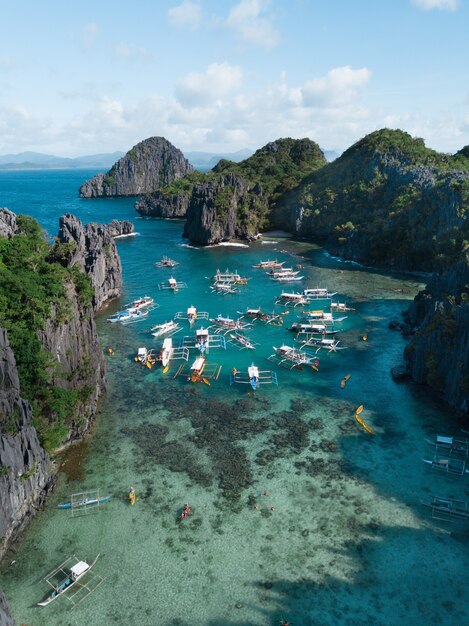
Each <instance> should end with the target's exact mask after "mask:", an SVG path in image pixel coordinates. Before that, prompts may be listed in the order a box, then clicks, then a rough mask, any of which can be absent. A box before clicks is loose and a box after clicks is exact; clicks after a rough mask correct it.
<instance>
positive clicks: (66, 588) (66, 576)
mask: <svg viewBox="0 0 469 626" xmlns="http://www.w3.org/2000/svg"><path fill="white" fill-rule="evenodd" d="M98 557H99V554H98V556H97V557H96V558H95V560H94V561H93V562H92V563H90V564H88V563H87V562H86V561H79V560H78V559H77V558H76V557H74V556H73V557H70V558H68V559H67V560H66V561H64V562H63V563H62V564H61V565H59V567H57V568H56V569H55V570H54V571H52V572H51V573H50V574H49V575H48V576H47V577H46V578H45V580H46V582H47V583H48V584H49V585H50V586H51V587H52V593H50V594H49V596H48V597H47V598H46V599H45V600H43V601H42V602H38V606H47V605H48V604H50V603H51V602H53V601H54V600H56V599H57V598H58V597H59V596H62V595H63V594H65V593H67V592H70V590H71V589H72V588H73V587H75V586H76V587H78V588H79V589H78V591H77V592H76V593H74V594H73V595H72V594H70V593H67V596H68V597H67V596H65V597H67V599H68V600H70V601H71V602H73V603H74V604H76V603H75V602H74V601H73V596H75V595H76V594H77V593H79V592H80V591H81V590H82V589H83V588H85V589H86V590H87V591H88V593H87V594H86V595H89V594H90V593H91V592H92V591H94V589H96V587H97V586H98V585H96V586H95V587H94V589H90V588H89V587H87V585H84V584H82V583H81V584H80V585H78V584H77V583H78V581H81V580H82V579H83V577H84V576H85V575H86V574H88V573H89V572H90V570H91V568H92V567H93V565H94V564H95V563H96V561H97V560H98ZM73 561H76V563H74V565H72V566H70V563H71V562H73ZM59 576H60V578H58V577H59ZM57 578H58V581H57V582H56V580H57ZM98 578H99V579H100V580H99V583H98V584H101V582H102V581H103V578H101V576H99V577H98Z"/></svg>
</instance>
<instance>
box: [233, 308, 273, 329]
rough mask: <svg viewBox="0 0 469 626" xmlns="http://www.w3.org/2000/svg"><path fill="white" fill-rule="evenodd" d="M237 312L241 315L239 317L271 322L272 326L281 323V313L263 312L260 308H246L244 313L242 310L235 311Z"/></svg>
mask: <svg viewBox="0 0 469 626" xmlns="http://www.w3.org/2000/svg"><path fill="white" fill-rule="evenodd" d="M237 313H238V315H240V316H241V317H240V319H242V318H243V317H248V318H249V319H252V320H259V321H260V322H265V323H266V324H273V325H274V326H281V325H282V324H283V317H282V316H281V315H276V314H275V313H264V312H263V311H261V309H246V311H244V313H243V312H242V311H237Z"/></svg>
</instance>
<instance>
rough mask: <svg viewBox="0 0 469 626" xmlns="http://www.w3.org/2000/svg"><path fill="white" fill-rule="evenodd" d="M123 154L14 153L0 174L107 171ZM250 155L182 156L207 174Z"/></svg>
mask: <svg viewBox="0 0 469 626" xmlns="http://www.w3.org/2000/svg"><path fill="white" fill-rule="evenodd" d="M124 154H125V153H124V152H110V153H103V154H90V155H86V156H80V157H75V158H67V157H58V156H54V155H52V154H43V153H41V152H18V153H17V154H4V155H0V170H37V169H80V168H83V169H84V168H96V169H103V170H108V169H110V168H111V167H112V166H113V165H114V163H115V162H116V161H118V160H119V159H120V158H121V157H123V156H124ZM252 154H253V151H252V150H249V149H247V148H243V149H242V150H238V151H237V152H197V151H196V152H185V153H184V156H185V157H186V158H187V159H189V162H190V163H191V164H192V165H193V166H194V167H195V169H197V170H203V171H208V170H210V169H212V167H215V165H216V164H217V163H218V161H219V160H220V159H228V160H229V161H234V162H235V163H238V162H239V161H243V160H244V159H247V158H248V157H250V156H251V155H252ZM324 155H325V157H326V159H327V160H328V161H333V160H334V159H335V158H337V157H338V156H339V155H338V153H337V152H334V151H332V150H325V151H324Z"/></svg>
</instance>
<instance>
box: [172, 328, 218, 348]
mask: <svg viewBox="0 0 469 626" xmlns="http://www.w3.org/2000/svg"><path fill="white" fill-rule="evenodd" d="M179 347H180V348H188V349H189V350H191V349H192V348H197V349H198V350H200V352H201V353H202V354H204V353H205V352H207V353H208V351H209V350H210V348H223V349H224V350H226V340H225V337H224V335H211V334H209V332H208V328H198V329H197V330H196V331H195V336H194V335H192V336H188V337H183V338H182V341H181V343H180V344H179Z"/></svg>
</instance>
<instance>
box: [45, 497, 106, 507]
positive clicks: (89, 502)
mask: <svg viewBox="0 0 469 626" xmlns="http://www.w3.org/2000/svg"><path fill="white" fill-rule="evenodd" d="M111 497H112V496H106V497H104V498H85V499H84V500H77V502H73V503H72V502H65V504H58V505H57V508H58V509H79V508H81V507H83V506H90V505H93V504H104V503H105V502H107V501H108V500H110V499H111Z"/></svg>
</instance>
